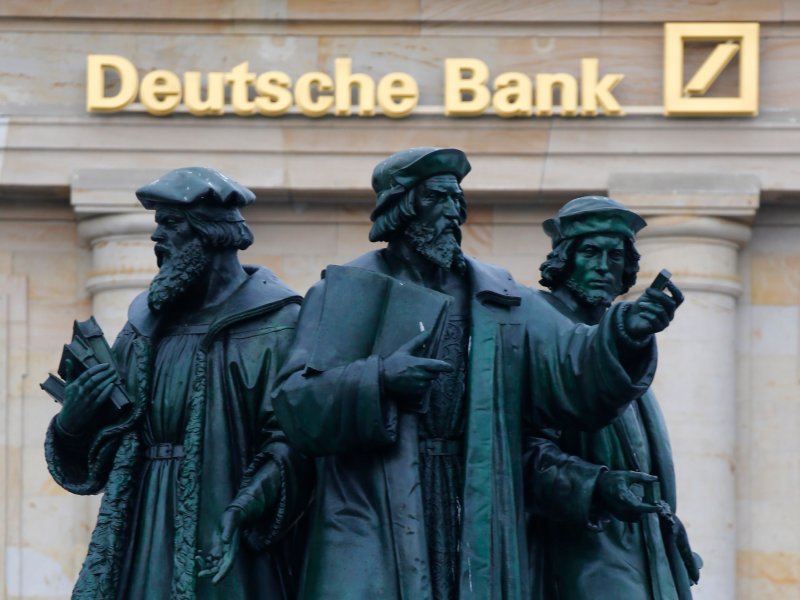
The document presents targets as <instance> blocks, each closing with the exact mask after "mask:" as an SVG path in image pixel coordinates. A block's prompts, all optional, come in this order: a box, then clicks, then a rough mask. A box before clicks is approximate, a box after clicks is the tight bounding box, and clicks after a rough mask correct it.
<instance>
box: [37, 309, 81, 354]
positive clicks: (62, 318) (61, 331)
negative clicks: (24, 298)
mask: <svg viewBox="0 0 800 600" xmlns="http://www.w3.org/2000/svg"><path fill="white" fill-rule="evenodd" d="M28 309H29V313H28V314H29V320H28V323H27V327H28V348H29V351H30V352H37V351H45V352H51V351H52V350H53V344H54V343H55V345H56V347H57V348H56V349H57V350H58V351H59V352H60V349H61V346H62V345H63V344H66V343H67V342H68V341H69V340H70V339H71V338H72V323H73V321H74V320H75V319H81V320H83V319H88V318H89V316H90V315H91V305H90V303H89V302H88V301H87V302H74V301H73V302H72V303H63V304H62V303H52V302H31V303H30V304H29V305H28Z"/></svg>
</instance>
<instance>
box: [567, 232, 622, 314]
mask: <svg viewBox="0 0 800 600" xmlns="http://www.w3.org/2000/svg"><path fill="white" fill-rule="evenodd" d="M624 269H625V242H624V241H623V239H622V238H621V237H619V236H616V235H603V234H598V235H588V236H586V237H584V238H582V239H581V240H580V241H579V243H578V245H577V246H576V247H575V250H574V255H573V260H572V269H571V271H570V275H569V278H568V280H567V287H568V288H569V289H570V291H572V292H573V293H574V294H575V295H577V296H578V300H579V301H581V302H583V303H584V304H589V305H592V306H597V305H609V304H611V303H612V302H613V301H614V298H616V297H617V296H618V295H619V294H620V292H621V291H622V275H623V271H624Z"/></svg>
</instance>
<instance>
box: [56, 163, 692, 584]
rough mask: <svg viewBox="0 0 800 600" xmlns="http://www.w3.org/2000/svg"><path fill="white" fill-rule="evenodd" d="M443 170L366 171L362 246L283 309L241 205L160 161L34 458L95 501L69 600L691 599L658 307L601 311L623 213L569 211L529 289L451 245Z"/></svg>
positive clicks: (619, 245) (629, 238) (459, 211)
mask: <svg viewBox="0 0 800 600" xmlns="http://www.w3.org/2000/svg"><path fill="white" fill-rule="evenodd" d="M469 171H470V164H469V161H468V159H467V157H466V155H465V154H464V153H463V152H461V151H460V150H456V149H449V148H412V149H408V150H404V151H401V152H398V153H396V154H393V155H392V156H390V157H388V158H387V159H385V160H384V161H382V162H381V163H380V164H378V165H377V167H375V170H374V172H373V177H372V187H373V189H374V190H375V194H376V206H375V210H374V211H373V213H372V215H371V219H372V229H371V231H370V234H369V235H370V240H371V241H373V242H386V244H385V246H382V247H381V248H380V249H378V250H374V251H372V252H369V253H367V254H365V255H363V256H361V257H358V258H355V259H354V260H353V261H352V262H350V263H348V264H347V265H344V266H341V267H339V266H331V267H329V268H328V269H327V270H326V272H325V273H323V278H322V279H321V280H320V281H319V282H318V283H317V284H316V285H314V286H313V287H312V288H311V289H310V290H309V292H308V294H307V295H306V297H305V299H303V298H301V296H299V295H298V294H296V293H295V292H293V291H292V290H290V289H289V288H287V287H286V286H285V285H284V284H283V283H282V282H281V281H280V280H279V279H278V278H277V277H276V276H275V275H274V274H273V273H272V272H271V271H269V270H268V269H266V268H264V267H251V266H247V265H241V264H240V262H239V259H238V251H239V250H244V249H245V248H247V247H248V246H249V245H250V244H252V242H253V236H252V234H251V232H250V230H249V228H248V226H247V224H246V223H245V220H244V218H243V217H242V214H241V212H240V210H241V209H242V208H243V207H244V206H247V205H248V204H250V203H252V202H253V201H254V199H255V197H254V194H253V193H252V192H251V191H250V190H248V189H247V188H244V187H243V186H241V185H240V184H238V183H236V182H235V181H232V180H230V179H228V178H227V177H225V176H224V175H222V174H220V173H218V172H216V171H213V170H211V169H206V168H185V169H177V170H175V171H171V172H170V173H167V174H166V175H164V176H163V177H161V178H160V179H158V180H156V181H154V182H152V183H151V184H149V185H146V186H144V187H142V188H140V189H139V190H138V191H137V192H136V194H137V197H138V198H139V200H140V201H141V203H142V205H143V206H144V207H145V208H146V209H148V210H153V211H155V220H156V228H155V231H154V233H153V235H152V240H153V242H154V243H155V253H156V257H157V260H158V266H159V272H158V274H157V275H156V277H155V278H154V279H153V281H152V283H151V285H150V288H149V289H148V290H147V291H146V292H143V293H142V294H141V295H140V296H139V297H137V298H136V299H135V300H134V302H133V303H132V304H131V306H130V309H129V314H128V322H127V323H126V325H125V327H124V328H123V330H122V332H121V333H120V334H119V336H118V338H117V340H116V342H115V343H114V346H113V349H112V352H113V357H114V364H113V365H112V364H107V363H106V364H100V365H97V366H95V367H92V368H89V369H87V370H85V371H84V372H83V373H81V374H79V375H77V376H75V377H70V378H69V379H68V381H67V385H66V389H65V399H64V402H63V406H62V409H61V411H60V412H59V413H58V414H57V415H56V416H55V417H54V418H53V420H52V422H51V424H50V427H49V429H48V431H47V437H46V442H45V452H46V457H47V463H48V466H49V468H50V471H51V473H52V475H53V477H54V478H55V480H56V481H57V482H58V483H59V484H60V485H61V486H62V487H64V488H65V489H66V490H68V491H70V492H73V493H76V494H97V493H100V492H103V494H104V495H103V499H102V504H101V508H100V513H99V515H98V519H97V525H96V527H95V529H94V531H93V533H92V537H91V543H90V545H89V550H88V554H87V557H86V560H85V562H84V564H83V567H82V569H81V572H80V575H79V578H78V581H77V583H76V585H75V589H74V592H73V598H78V599H87V600H88V599H107V600H117V599H148V600H149V599H153V600H156V599H164V600H166V599H180V600H189V599H198V600H206V599H217V598H219V599H225V600H238V599H245V598H249V599H262V598H263V599H273V598H274V599H293V598H302V599H304V600H315V599H326V600H328V599H329V600H350V599H352V600H362V599H363V600H372V599H388V600H455V599H463V600H466V599H471V598H474V599H476V600H487V599H492V600H501V599H502V600H517V599H521V600H528V599H539V600H541V599H544V600H550V599H552V600H568V599H586V598H591V599H595V598H596V599H605V598H608V599H622V600H643V599H650V598H652V599H659V600H660V599H681V600H682V599H685V598H691V592H690V590H689V587H690V585H691V584H692V583H695V582H696V581H697V579H698V577H699V571H698V570H699V567H700V561H699V557H698V556H697V555H695V554H693V553H692V552H691V549H690V548H689V544H688V541H687V537H686V531H685V529H684V527H683V525H682V524H681V522H680V521H679V520H678V518H677V517H676V516H675V496H676V493H675V477H674V470H673V465H672V460H671V452H670V447H669V441H668V437H667V431H666V428H665V426H664V421H663V418H662V416H661V412H660V410H659V406H658V403H657V401H656V399H655V397H654V396H653V394H652V393H651V392H650V391H649V387H650V384H651V382H652V379H653V375H654V373H655V368H656V342H655V334H656V333H658V332H660V331H662V330H664V329H665V328H666V327H667V326H668V325H669V323H670V321H671V320H672V318H673V316H674V313H675V310H676V308H677V306H678V305H679V304H680V303H681V301H682V299H683V297H682V295H681V292H680V290H679V289H678V288H677V287H676V286H675V285H674V284H672V283H671V282H669V281H665V282H663V285H658V286H651V287H650V288H647V289H646V290H645V291H644V293H643V294H642V295H641V296H639V297H638V298H637V299H636V300H634V301H632V302H616V303H614V300H615V299H616V298H617V297H618V296H620V295H621V294H625V293H626V292H627V291H628V290H629V289H630V288H631V287H632V286H633V284H634V283H635V281H636V273H637V271H638V268H639V267H638V265H639V254H638V253H637V251H636V247H635V237H636V234H637V232H638V231H639V230H640V229H641V228H642V227H644V226H645V222H644V220H643V219H642V218H641V217H639V216H638V215H637V214H636V213H634V212H632V211H630V210H628V209H627V208H625V207H624V206H622V205H621V204H619V203H617V202H615V201H614V200H611V199H609V198H606V197H602V196H587V197H582V198H577V199H575V200H572V201H570V202H569V203H567V204H566V205H565V206H564V207H563V208H562V209H561V210H560V211H559V213H558V214H557V215H556V216H555V217H553V218H552V219H548V220H547V221H546V222H545V223H544V229H545V232H546V233H547V235H548V236H549V237H550V238H551V239H552V251H551V252H550V253H549V254H548V256H547V257H546V259H545V260H544V262H543V263H542V265H541V269H540V270H541V284H542V285H543V286H545V287H547V288H549V290H550V291H549V292H547V291H540V290H534V289H531V288H527V287H525V286H522V285H520V284H518V283H517V282H515V281H514V279H513V278H512V277H511V275H510V274H509V273H508V272H507V271H506V270H504V269H502V268H499V267H495V266H491V265H488V264H486V263H483V262H480V261H478V260H476V259H474V258H471V257H469V256H466V255H465V254H463V253H462V251H461V225H462V224H463V223H464V222H465V220H466V218H467V204H466V201H465V198H464V192H463V190H462V187H461V182H462V180H463V178H464V177H465V176H466V175H467V174H468V173H469ZM531 258H532V261H533V259H534V257H531ZM542 258H545V257H542ZM532 264H533V262H532ZM118 383H119V384H122V385H123V386H124V388H125V389H126V390H127V392H128V395H129V396H130V398H131V400H132V402H131V406H130V407H128V408H126V409H121V410H117V411H114V410H108V408H107V403H108V399H109V396H110V394H111V390H112V388H113V387H114V386H115V384H118Z"/></svg>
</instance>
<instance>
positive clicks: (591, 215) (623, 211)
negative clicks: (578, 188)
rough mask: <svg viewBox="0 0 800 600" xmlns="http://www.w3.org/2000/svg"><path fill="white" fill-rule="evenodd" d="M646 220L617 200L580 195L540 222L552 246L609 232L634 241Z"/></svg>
mask: <svg viewBox="0 0 800 600" xmlns="http://www.w3.org/2000/svg"><path fill="white" fill-rule="evenodd" d="M646 225H647V222H646V221H645V220H644V219H643V218H642V217H640V216H639V215H637V214H636V213H635V212H633V211H632V210H630V209H628V208H626V207H625V205H623V204H620V203H619V202H617V201H616V200H612V199H611V198H606V197H605V196H582V197H580V198H575V199H574V200H570V201H569V202H567V203H566V204H565V205H564V206H562V207H561V210H559V211H558V215H557V216H556V217H554V218H552V219H547V220H546V221H545V222H544V223H542V228H543V229H544V232H545V233H546V234H547V235H548V236H550V238H551V239H552V240H553V247H554V248H555V246H556V245H557V244H558V243H559V242H561V241H562V240H565V239H569V238H574V237H578V236H581V235H587V234H598V233H611V234H617V235H621V236H623V237H626V238H628V239H631V240H633V239H634V238H635V237H636V233H637V232H638V231H639V230H640V229H642V228H643V227H645V226H646Z"/></svg>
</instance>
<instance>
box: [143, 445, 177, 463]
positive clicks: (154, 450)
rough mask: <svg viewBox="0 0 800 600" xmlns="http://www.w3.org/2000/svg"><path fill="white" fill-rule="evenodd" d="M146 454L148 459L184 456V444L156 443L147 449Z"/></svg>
mask: <svg viewBox="0 0 800 600" xmlns="http://www.w3.org/2000/svg"><path fill="white" fill-rule="evenodd" d="M144 455H145V457H146V458H147V459H148V460H169V459H172V458H183V446H182V445H180V444H154V445H152V446H148V447H147V448H146V449H145V451H144Z"/></svg>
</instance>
